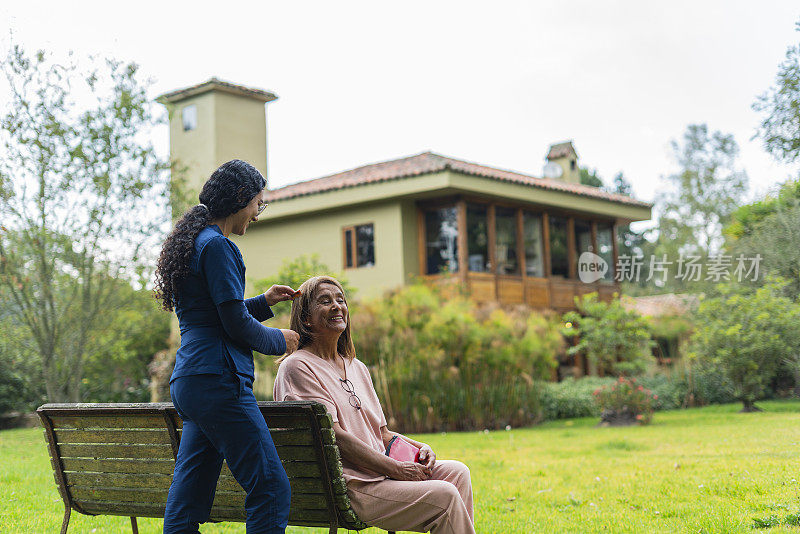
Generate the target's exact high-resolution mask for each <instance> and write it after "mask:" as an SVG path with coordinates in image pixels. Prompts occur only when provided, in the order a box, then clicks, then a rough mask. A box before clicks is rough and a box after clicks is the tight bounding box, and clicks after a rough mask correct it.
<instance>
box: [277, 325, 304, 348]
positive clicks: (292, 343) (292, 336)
mask: <svg viewBox="0 0 800 534" xmlns="http://www.w3.org/2000/svg"><path fill="white" fill-rule="evenodd" d="M281 334H283V339H285V340H286V354H291V353H293V352H294V351H296V350H297V345H298V344H299V343H300V334H298V333H297V332H295V331H294V330H287V329H285V328H281Z"/></svg>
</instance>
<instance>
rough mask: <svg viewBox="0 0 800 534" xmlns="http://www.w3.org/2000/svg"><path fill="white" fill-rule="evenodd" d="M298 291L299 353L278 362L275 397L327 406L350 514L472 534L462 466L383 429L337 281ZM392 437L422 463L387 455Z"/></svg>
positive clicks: (380, 523) (316, 281) (314, 281)
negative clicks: (410, 448)
mask: <svg viewBox="0 0 800 534" xmlns="http://www.w3.org/2000/svg"><path fill="white" fill-rule="evenodd" d="M299 290H300V291H301V295H300V297H298V298H297V299H295V300H294V302H293V303H292V316H291V328H292V330H294V331H296V332H297V333H298V334H300V344H299V350H298V351H297V352H295V353H293V354H291V355H290V356H287V357H285V358H283V359H282V360H281V364H280V367H279V368H278V374H277V377H276V379H275V391H274V397H275V400H279V401H289V400H312V401H317V402H321V403H322V404H324V405H325V406H326V407H327V409H328V413H330V415H331V417H332V418H333V427H334V431H335V432H336V442H337V443H338V445H339V449H340V451H341V454H342V465H343V468H344V478H345V480H346V482H347V493H348V495H349V496H350V500H351V502H352V506H353V509H354V510H355V512H356V513H357V514H358V516H359V517H360V518H361V519H362V520H363V521H364V522H365V523H367V524H369V525H373V526H376V527H380V528H383V529H386V530H395V531H403V530H406V531H408V530H410V531H416V532H429V531H430V532H433V533H435V534H445V533H453V534H465V533H471V532H475V529H474V526H473V521H474V520H473V514H472V482H471V481H470V476H469V469H467V466H465V465H464V464H462V463H461V462H457V461H452V460H437V459H436V455H435V454H434V453H433V450H432V449H431V448H430V446H428V445H426V444H424V443H420V442H418V441H415V440H413V439H411V438H408V437H405V436H401V435H399V434H397V433H396V432H392V431H391V430H389V429H388V428H387V426H386V418H385V417H384V415H383V409H382V408H381V405H380V401H379V400H378V396H377V394H376V393H375V388H374V387H373V385H372V378H371V377H370V374H369V370H368V369H367V366H366V365H364V363H362V362H361V361H360V360H359V359H358V358H356V354H355V349H354V347H353V341H352V339H351V337H350V316H349V314H348V311H347V300H346V299H345V295H344V290H343V289H342V286H341V284H340V283H339V282H338V281H336V280H335V279H334V278H331V277H328V276H317V277H314V278H311V279H309V280H307V281H306V282H305V283H304V284H303V285H302V286H300V288H299ZM395 436H397V438H396V439H401V440H404V441H406V442H408V443H410V444H411V445H413V446H415V447H418V448H419V449H420V451H419V462H414V461H398V460H395V459H394V458H391V457H389V456H387V455H386V454H385V451H386V448H387V446H389V444H390V443H391V442H392V439H393V438H395Z"/></svg>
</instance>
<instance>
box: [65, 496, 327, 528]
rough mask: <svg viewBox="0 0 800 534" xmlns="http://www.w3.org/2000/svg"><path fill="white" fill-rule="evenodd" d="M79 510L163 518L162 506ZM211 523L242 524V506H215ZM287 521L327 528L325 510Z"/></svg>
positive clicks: (105, 505)
mask: <svg viewBox="0 0 800 534" xmlns="http://www.w3.org/2000/svg"><path fill="white" fill-rule="evenodd" d="M76 504H78V505H79V506H80V507H81V509H83V510H85V511H86V512H88V513H92V514H103V515H127V516H136V517H164V508H165V505H164V504H144V503H131V502H121V501H105V500H79V501H76ZM211 520H212V521H238V522H244V520H245V511H244V506H242V507H241V508H238V507H237V508H233V507H226V506H215V507H214V508H212V510H211ZM289 521H290V522H291V523H292V524H299V523H298V521H302V522H303V524H305V525H308V526H327V525H328V524H329V521H328V512H327V510H297V511H293V510H290V511H289Z"/></svg>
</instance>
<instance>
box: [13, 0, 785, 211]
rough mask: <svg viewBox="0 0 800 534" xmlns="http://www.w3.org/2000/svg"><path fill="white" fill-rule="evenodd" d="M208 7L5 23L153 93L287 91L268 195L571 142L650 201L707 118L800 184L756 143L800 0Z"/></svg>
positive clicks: (115, 8)
mask: <svg viewBox="0 0 800 534" xmlns="http://www.w3.org/2000/svg"><path fill="white" fill-rule="evenodd" d="M200 5H201V3H198V2H191V3H179V2H165V1H161V2H152V1H140V2H136V3H113V2H111V3H110V2H107V1H103V2H86V1H83V2H62V1H59V2H40V1H34V0H27V1H25V2H21V1H16V2H11V3H5V4H4V5H3V6H0V21H2V23H3V26H6V27H8V28H10V30H11V33H13V39H14V41H15V42H16V43H18V44H21V45H23V46H24V47H25V48H26V49H29V50H33V49H37V48H44V49H47V50H54V51H59V52H63V51H66V50H69V49H72V50H74V51H75V52H77V53H78V54H100V55H105V56H113V57H116V58H117V59H120V60H126V61H136V62H137V63H139V64H140V65H141V66H142V68H143V70H144V72H146V73H147V74H149V75H150V76H152V77H153V78H154V79H155V81H156V83H155V85H154V86H153V90H152V92H153V96H154V97H155V96H156V95H158V94H160V93H163V92H167V91H170V90H173V89H177V88H181V87H184V86H188V85H193V84H195V83H199V82H202V81H205V80H207V79H208V78H210V77H211V76H217V77H219V78H222V79H224V80H227V81H231V82H234V83H240V84H244V85H249V86H254V87H258V88H262V89H267V90H270V91H272V92H274V93H276V94H277V95H278V96H279V99H278V100H277V101H275V102H272V103H270V104H268V105H267V122H268V144H269V146H268V153H269V182H270V187H279V186H282V185H286V184H289V183H292V182H296V181H300V180H306V179H310V178H316V177H319V176H324V175H326V174H331V173H334V172H338V171H341V170H345V169H348V168H352V167H357V166H360V165H364V164H367V163H372V162H376V161H382V160H387V159H394V158H398V157H402V156H406V155H411V154H416V153H419V152H422V151H425V150H432V151H434V152H438V153H441V154H444V155H448V156H453V157H456V158H460V159H465V160H469V161H475V162H479V163H483V164H486V165H490V166H494V167H499V168H503V169H511V170H516V171H521V172H524V173H529V174H534V175H537V176H540V175H541V170H542V166H543V164H544V156H545V154H546V152H547V148H548V146H549V145H550V144H551V143H553V142H558V141H563V140H566V139H573V140H574V143H575V147H576V149H577V151H578V154H579V156H580V163H581V165H584V166H588V167H590V168H596V169H597V170H598V172H599V174H600V175H601V176H602V177H603V178H604V179H605V181H606V182H607V183H609V182H611V180H612V178H613V176H614V175H615V174H616V173H617V172H619V171H623V172H624V173H625V175H626V176H627V177H628V179H629V180H630V181H631V182H632V184H633V188H634V195H635V196H636V197H638V198H641V199H643V200H650V201H652V200H653V199H654V198H655V195H656V194H657V192H658V191H659V189H660V188H663V182H661V181H660V177H661V176H663V175H666V174H669V173H670V172H671V171H672V170H673V162H672V159H671V152H670V148H669V142H670V140H671V139H676V138H680V136H681V135H682V134H683V132H684V130H685V129H686V125H688V124H692V123H703V122H705V123H707V124H708V125H709V128H711V129H714V130H721V131H723V132H726V133H732V134H734V135H735V137H736V140H737V141H738V143H739V145H740V146H741V149H742V150H741V158H740V164H741V166H742V167H743V168H744V169H745V170H746V171H747V172H748V174H749V176H750V182H751V188H752V189H753V190H754V191H756V192H763V191H765V190H766V189H767V188H769V187H770V186H771V185H774V184H775V183H776V182H779V181H783V180H785V179H786V178H787V177H789V176H790V175H791V174H793V173H794V174H796V172H797V170H796V169H793V168H790V167H786V166H782V165H779V164H777V163H775V162H774V161H773V160H772V159H771V158H770V157H769V156H768V155H767V154H766V153H764V151H763V149H762V147H761V144H760V142H759V141H758V140H752V139H751V138H752V136H753V134H754V132H755V128H756V126H757V124H758V120H759V115H758V114H756V113H755V112H754V111H752V109H751V105H752V103H753V101H754V100H755V98H756V96H757V95H759V94H761V93H762V92H764V91H765V90H766V89H767V88H768V87H769V86H770V85H771V84H773V83H774V79H775V73H776V72H777V68H778V65H779V63H780V62H781V61H782V60H783V58H784V54H785V52H786V49H787V47H788V46H789V45H792V44H797V43H798V41H800V33H798V32H796V31H795V22H796V21H798V20H800V3H798V2H797V1H796V0H793V1H765V2H752V1H730V0H726V1H713V2H710V1H709V2H705V1H704V2H697V1H692V2H679V1H673V2H669V3H663V2H658V3H656V2H638V1H628V2H613V1H602V2H600V1H597V0H592V1H573V0H558V1H547V2H545V1H536V2H533V1H528V2H495V3H487V2H485V1H481V2H465V1H458V2H434V1H430V0H429V1H427V2H416V1H406V2H402V3H388V2H375V1H369V2H347V1H344V2H308V1H306V2H273V1H260V2H252V3H247V2H235V1H227V2H216V3H214V4H212V5H213V6H214V9H213V10H208V9H205V8H201V7H199V6H200ZM9 41H10V37H9V32H8V31H7V32H5V35H4V36H2V38H0V44H2V45H3V48H4V49H5V48H6V47H7V46H8V43H9ZM158 135H159V137H158V139H157V142H158V145H159V147H160V148H161V149H162V150H163V151H164V153H166V152H167V151H168V133H167V130H166V127H164V128H162V129H161V130H160V131H159V132H158Z"/></svg>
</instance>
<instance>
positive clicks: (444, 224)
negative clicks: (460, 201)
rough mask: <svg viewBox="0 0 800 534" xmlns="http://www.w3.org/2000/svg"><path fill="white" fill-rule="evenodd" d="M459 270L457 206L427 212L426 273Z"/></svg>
mask: <svg viewBox="0 0 800 534" xmlns="http://www.w3.org/2000/svg"><path fill="white" fill-rule="evenodd" d="M444 271H449V272H451V273H454V272H456V271H458V223H457V217H456V208H455V207H454V206H451V207H448V208H440V209H437V210H431V211H426V212H425V274H436V273H441V272H444Z"/></svg>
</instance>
